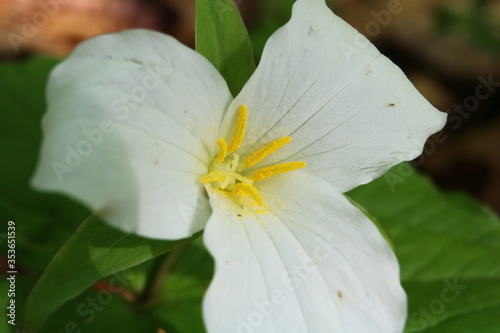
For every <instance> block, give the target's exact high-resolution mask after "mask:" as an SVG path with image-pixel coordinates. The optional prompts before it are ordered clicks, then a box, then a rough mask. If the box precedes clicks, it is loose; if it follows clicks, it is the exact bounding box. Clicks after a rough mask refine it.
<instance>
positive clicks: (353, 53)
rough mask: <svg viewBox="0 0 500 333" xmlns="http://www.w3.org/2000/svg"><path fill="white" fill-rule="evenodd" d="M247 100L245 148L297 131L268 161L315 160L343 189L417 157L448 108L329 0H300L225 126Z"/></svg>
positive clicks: (314, 168)
mask: <svg viewBox="0 0 500 333" xmlns="http://www.w3.org/2000/svg"><path fill="white" fill-rule="evenodd" d="M240 104H245V105H247V106H248V110H249V120H248V129H247V135H246V137H245V140H244V142H243V144H244V146H242V152H245V154H249V153H251V152H252V151H254V150H256V149H259V148H261V147H262V146H264V145H265V144H268V143H269V142H272V141H273V140H276V139H278V138H280V137H283V136H288V135H290V136H292V138H293V142H292V143H291V144H289V145H288V146H287V147H286V148H284V149H281V150H279V151H278V152H277V153H276V154H275V156H274V157H270V158H268V160H267V161H266V162H267V163H268V164H269V163H274V162H277V161H294V160H295V161H297V160H303V161H306V162H308V171H309V172H312V173H315V174H316V175H318V176H320V177H322V178H323V179H325V180H327V181H329V182H330V183H331V184H332V185H334V186H335V187H336V188H337V189H339V190H340V191H342V192H344V191H347V190H349V189H352V188H353V187H356V186H357V185H360V184H362V183H367V182H369V181H371V180H372V179H374V178H375V177H377V176H379V175H380V174H382V173H383V172H385V171H386V170H387V169H388V168H390V167H391V166H392V165H394V164H397V163H399V162H401V161H403V160H410V159H413V158H415V157H417V156H418V155H419V154H420V153H421V152H422V147H423V145H424V142H425V140H426V139H427V137H429V135H431V134H432V133H435V132H437V131H438V130H439V129H441V128H442V127H443V126H444V124H445V118H446V115H445V114H444V113H442V112H439V111H437V110H436V109H435V108H434V107H432V106H431V105H430V104H429V103H428V102H427V101H426V100H425V99H424V98H423V97H422V96H421V95H420V93H419V92H418V91H417V90H416V89H415V88H414V87H413V85H412V84H411V83H410V81H409V80H408V79H407V78H406V76H405V75H404V73H403V72H402V71H401V70H400V69H399V68H398V67H397V66H396V65H394V64H393V63H392V62H391V61H390V60H388V59H387V58H386V57H385V56H383V55H381V54H380V52H379V51H378V50H377V49H376V48H375V47H374V46H373V45H372V44H370V42H369V41H368V40H367V39H366V38H364V37H363V36H362V35H361V34H359V33H358V32H357V31H356V30H354V29H353V28H352V27H350V26H349V25H348V24H346V23H345V22H344V21H343V20H342V19H340V18H339V17H337V16H335V15H334V14H333V13H332V12H331V11H330V10H329V9H328V8H327V6H326V5H325V3H324V1H323V0H299V1H297V3H296V4H295V5H294V8H293V15H292V19H291V20H290V22H289V23H288V24H286V25H285V26H284V27H283V28H281V29H280V30H278V31H277V32H276V33H275V34H274V35H273V36H272V37H271V38H270V39H269V40H268V42H267V44H266V47H265V50H264V53H263V55H262V60H261V63H260V64H259V66H258V68H257V70H256V72H255V73H254V75H253V76H252V77H251V79H250V80H249V82H248V83H247V84H246V85H245V87H244V88H243V90H242V92H241V93H240V95H238V96H237V97H236V98H235V100H234V102H233V103H232V105H231V106H230V108H229V112H228V113H227V115H226V117H225V119H224V125H223V127H222V130H223V133H225V132H224V131H229V132H230V131H231V128H232V126H233V125H232V123H234V112H235V110H236V109H237V106H238V105H240ZM245 154H243V155H245Z"/></svg>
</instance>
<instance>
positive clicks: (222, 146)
mask: <svg viewBox="0 0 500 333" xmlns="http://www.w3.org/2000/svg"><path fill="white" fill-rule="evenodd" d="M217 144H218V145H219V153H218V154H217V159H216V160H215V164H220V163H222V162H223V161H224V159H225V158H226V154H227V143H226V140H224V139H219V140H217Z"/></svg>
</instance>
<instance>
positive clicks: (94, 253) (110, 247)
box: [22, 217, 200, 332]
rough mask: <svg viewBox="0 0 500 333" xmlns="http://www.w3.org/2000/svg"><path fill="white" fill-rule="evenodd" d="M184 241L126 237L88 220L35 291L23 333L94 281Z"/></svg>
mask: <svg viewBox="0 0 500 333" xmlns="http://www.w3.org/2000/svg"><path fill="white" fill-rule="evenodd" d="M199 235H200V234H197V235H195V236H193V238H196V237H198V236H199ZM184 241H185V240H179V241H160V240H151V239H146V238H142V237H138V236H135V235H133V234H125V233H123V232H121V231H118V230H117V229H114V228H112V227H110V226H108V225H107V224H105V223H103V222H101V221H100V220H99V219H98V218H96V217H91V218H89V219H88V220H86V221H85V222H84V223H83V224H82V225H81V226H80V227H79V228H78V230H77V231H76V232H75V234H74V235H73V236H72V237H71V238H70V239H69V240H68V242H67V243H66V244H65V245H64V246H63V247H62V248H61V250H60V251H59V252H58V253H57V254H56V256H55V257H54V258H53V259H52V261H51V262H50V264H49V266H48V267H47V269H46V271H45V273H44V274H43V275H42V277H41V278H40V280H39V281H38V283H37V284H36V285H35V287H34V288H33V291H32V292H31V294H30V296H29V298H28V301H27V303H26V307H25V313H24V318H23V325H22V332H35V331H36V330H37V329H39V328H40V327H41V326H42V325H43V323H44V322H45V320H46V319H47V318H48V316H49V315H50V314H52V313H53V312H54V311H55V310H57V309H58V308H59V307H60V306H61V305H63V304H64V303H66V302H67V301H69V300H71V299H73V298H74V297H76V296H78V295H79V294H80V293H82V292H83V291H84V290H85V289H86V288H88V287H89V286H90V285H92V283H94V282H95V281H97V280H99V279H101V278H103V277H105V276H108V275H110V274H113V273H116V272H118V271H121V270H124V269H126V268H129V267H132V266H134V265H137V264H139V263H141V262H144V261H146V260H149V259H151V258H154V257H156V256H158V255H160V254H163V253H166V252H168V251H170V250H171V249H172V248H174V247H176V246H177V245H179V244H180V243H182V242H184Z"/></svg>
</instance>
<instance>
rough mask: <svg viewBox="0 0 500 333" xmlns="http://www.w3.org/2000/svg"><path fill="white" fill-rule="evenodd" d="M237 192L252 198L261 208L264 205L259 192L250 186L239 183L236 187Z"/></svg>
mask: <svg viewBox="0 0 500 333" xmlns="http://www.w3.org/2000/svg"><path fill="white" fill-rule="evenodd" d="M235 191H236V193H237V194H240V195H243V196H250V197H252V199H254V200H255V201H256V202H257V203H258V204H259V205H261V206H262V205H264V199H262V196H261V195H260V193H259V191H258V190H257V189H256V188H255V187H253V186H252V185H250V184H246V183H238V184H236V185H235Z"/></svg>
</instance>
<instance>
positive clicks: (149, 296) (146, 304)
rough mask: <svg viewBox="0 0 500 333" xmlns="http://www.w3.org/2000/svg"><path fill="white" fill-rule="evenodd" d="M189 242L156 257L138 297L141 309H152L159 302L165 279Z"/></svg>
mask: <svg viewBox="0 0 500 333" xmlns="http://www.w3.org/2000/svg"><path fill="white" fill-rule="evenodd" d="M189 244H190V242H189V241H188V242H184V243H182V244H181V245H179V246H177V247H176V248H175V249H173V250H172V251H170V252H168V253H165V254H162V255H161V256H159V257H158V258H156V260H155V261H154V263H153V266H152V267H151V270H150V271H149V274H148V278H147V281H146V285H145V286H144V290H143V291H142V293H141V294H140V295H139V297H138V299H137V303H138V305H139V307H140V308H141V309H143V310H148V309H151V308H152V307H154V305H155V304H156V303H157V302H158V300H159V296H160V294H161V290H162V287H163V285H164V282H165V279H166V278H167V276H168V274H169V273H170V272H171V271H172V268H173V266H174V265H175V263H176V262H177V260H178V259H179V258H180V257H181V255H182V253H183V252H184V251H185V250H186V248H187V247H188V245H189Z"/></svg>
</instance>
